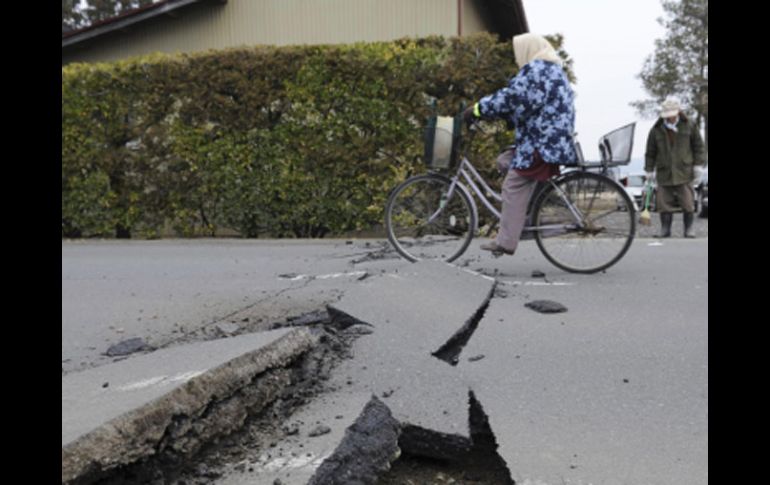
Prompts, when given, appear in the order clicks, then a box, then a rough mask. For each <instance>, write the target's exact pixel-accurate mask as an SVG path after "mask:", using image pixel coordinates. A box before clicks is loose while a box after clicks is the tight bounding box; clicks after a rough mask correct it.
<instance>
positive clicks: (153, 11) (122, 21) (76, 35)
mask: <svg viewBox="0 0 770 485" xmlns="http://www.w3.org/2000/svg"><path fill="white" fill-rule="evenodd" d="M458 1H459V0H458ZM472 1H473V2H474V3H475V5H476V6H477V7H478V8H479V11H480V13H481V14H482V16H483V17H484V20H485V21H486V22H487V24H488V25H490V26H491V27H492V28H491V31H492V32H494V33H496V34H497V35H498V36H499V37H500V38H501V39H510V38H511V37H513V36H514V35H517V34H521V33H525V32H528V31H529V26H528V25H527V18H526V15H525V13H524V6H523V5H522V0H472ZM206 2H209V3H219V4H223V3H227V0H161V1H158V2H155V3H152V4H149V5H145V6H143V7H139V8H136V9H133V10H128V11H126V12H123V13H121V14H120V15H118V16H115V17H112V18H109V19H106V20H102V21H99V22H96V23H94V24H92V25H89V26H87V27H83V28H81V29H76V30H70V31H67V32H62V41H61V45H62V49H64V48H66V47H69V46H73V45H76V44H79V43H81V42H84V41H88V40H93V39H96V38H98V37H100V36H103V35H106V34H109V33H110V32H115V31H119V30H125V29H126V28H129V27H131V26H133V25H135V24H138V23H140V22H145V21H147V20H150V19H153V18H156V17H160V16H162V15H168V14H172V13H173V12H174V11H176V10H178V9H181V8H184V7H188V6H190V5H193V4H199V3H206Z"/></svg>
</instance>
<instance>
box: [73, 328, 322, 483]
mask: <svg viewBox="0 0 770 485" xmlns="http://www.w3.org/2000/svg"><path fill="white" fill-rule="evenodd" d="M317 343H318V336H316V335H315V334H314V333H313V332H312V331H311V330H309V329H307V328H295V329H281V330H274V331H271V332H263V333H258V334H248V335H241V336H239V337H233V338H228V339H220V340H213V341H207V342H202V343H197V344H192V345H185V346H179V347H171V348H167V349H162V350H158V351H155V352H153V353H150V354H146V355H141V356H137V357H135V358H132V359H126V360H122V361H119V362H116V363H113V364H108V365H104V366H101V367H97V368H94V369H89V370H86V371H83V372H78V373H73V374H69V375H67V376H65V377H63V378H62V483H69V482H71V481H73V480H75V479H78V478H81V477H83V476H84V475H86V474H92V473H97V474H98V473H101V472H103V471H107V470H110V469H113V468H115V467H118V466H121V465H126V464H130V463H134V462H136V461H138V460H141V459H143V458H146V457H148V456H151V455H154V454H156V453H157V452H158V449H157V448H158V447H160V446H171V447H173V448H174V449H175V451H177V452H179V453H182V454H184V453H189V452H191V451H194V450H195V449H197V447H199V446H200V445H201V444H202V443H203V442H204V441H205V440H206V439H210V438H211V437H212V436H213V434H216V433H220V432H221V433H228V432H230V431H232V430H233V429H236V428H237V427H238V426H239V425H240V424H241V423H242V421H243V419H245V417H246V415H247V411H248V410H247V409H246V408H247V407H249V406H260V405H264V404H265V403H266V402H269V401H271V400H272V398H273V397H274V396H275V395H277V394H278V393H279V392H280V390H281V389H283V388H284V387H285V386H286V385H288V383H289V381H290V378H289V377H288V376H287V375H286V373H287V371H285V370H283V368H284V367H285V366H286V365H287V364H289V363H291V362H292V361H294V360H295V359H296V358H298V357H299V356H301V355H302V354H303V353H304V352H306V351H308V350H310V349H311V348H312V347H313V346H315V345H316V344H317ZM273 370H275V371H276V372H274V373H272V374H271V371H273ZM281 371H283V372H281ZM259 379H262V380H259ZM255 382H256V383H257V385H256V387H255V386H254V384H255ZM234 395H237V397H235V398H234V399H230V397H231V396H234ZM198 421H205V422H198ZM161 442H162V443H161Z"/></svg>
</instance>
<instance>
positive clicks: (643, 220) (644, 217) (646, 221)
mask: <svg viewBox="0 0 770 485" xmlns="http://www.w3.org/2000/svg"><path fill="white" fill-rule="evenodd" d="M645 192H646V193H645V197H644V210H643V211H642V213H641V214H639V224H641V225H643V226H649V225H650V224H652V217H650V211H649V210H648V209H649V207H650V194H652V185H651V184H650V183H648V184H647V186H646V187H645Z"/></svg>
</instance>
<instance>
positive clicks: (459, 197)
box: [385, 174, 476, 262]
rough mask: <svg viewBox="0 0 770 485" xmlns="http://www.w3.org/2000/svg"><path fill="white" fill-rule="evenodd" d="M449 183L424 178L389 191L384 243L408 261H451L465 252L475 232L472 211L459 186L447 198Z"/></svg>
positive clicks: (431, 176) (432, 176) (433, 177)
mask: <svg viewBox="0 0 770 485" xmlns="http://www.w3.org/2000/svg"><path fill="white" fill-rule="evenodd" d="M450 186H451V180H450V179H449V178H447V177H444V176H441V175H438V174H425V175H418V176H416V177H412V178H410V179H407V180H405V181H404V182H403V183H402V184H401V185H399V186H398V187H396V188H395V189H393V192H391V194H390V197H389V198H388V202H387V204H386V205H385V227H386V229H387V232H388V240H390V243H391V244H393V247H395V248H396V251H398V252H399V254H401V255H402V256H403V257H405V258H406V259H408V260H409V261H412V262H414V261H419V260H423V259H438V260H443V261H447V262H449V261H454V260H455V259H457V258H458V257H459V256H460V255H461V254H462V253H463V252H465V250H466V249H467V248H468V244H470V242H471V239H473V233H474V230H475V228H476V211H475V210H474V206H473V202H472V201H471V199H470V197H469V195H468V193H467V191H466V190H465V189H464V187H463V186H462V185H460V184H457V185H455V188H454V190H453V192H452V194H451V195H450V194H449V189H450Z"/></svg>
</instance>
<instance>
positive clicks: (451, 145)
mask: <svg viewBox="0 0 770 485" xmlns="http://www.w3.org/2000/svg"><path fill="white" fill-rule="evenodd" d="M461 129H462V118H461V117H460V116H455V117H451V116H432V117H430V118H429V119H428V126H427V127H426V128H425V163H426V164H427V165H428V167H429V168H432V169H437V170H446V169H450V168H454V167H456V166H457V160H458V159H459V152H460V133H461Z"/></svg>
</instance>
